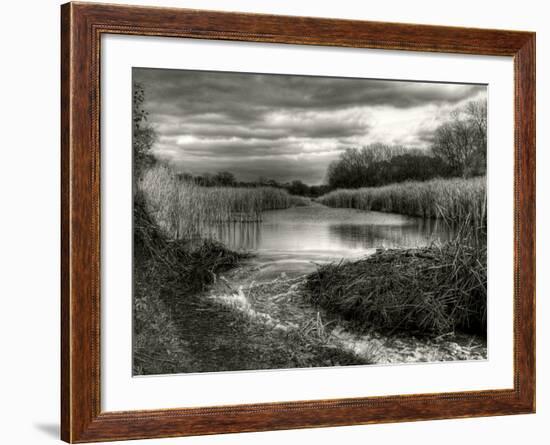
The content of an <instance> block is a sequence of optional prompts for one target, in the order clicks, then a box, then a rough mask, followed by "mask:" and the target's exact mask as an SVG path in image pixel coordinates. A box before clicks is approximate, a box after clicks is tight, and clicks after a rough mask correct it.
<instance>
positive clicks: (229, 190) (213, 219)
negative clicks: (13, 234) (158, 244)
mask: <svg viewBox="0 0 550 445" xmlns="http://www.w3.org/2000/svg"><path fill="white" fill-rule="evenodd" d="M138 189H139V191H140V192H141V193H142V194H143V195H144V196H146V198H147V205H148V211H149V212H151V213H152V214H153V215H154V217H155V221H157V222H158V224H159V225H160V227H161V228H162V230H163V231H164V232H165V233H166V234H167V236H168V237H170V238H174V239H184V238H190V237H196V236H201V235H205V234H206V233H207V229H208V226H209V225H210V224H212V223H217V222H227V221H235V220H243V221H260V220H261V214H262V212H263V211H266V210H277V209H287V208H289V207H292V206H297V205H307V200H306V199H305V198H302V197H299V196H293V195H290V194H289V193H288V192H287V191H286V190H282V189H278V188H274V187H254V188H244V187H201V186H198V185H196V184H194V183H193V182H188V181H187V182H186V181H182V180H180V179H179V178H178V177H177V176H176V175H175V173H174V172H173V171H172V170H170V169H169V168H168V167H164V166H160V165H159V166H155V167H153V168H151V169H150V170H148V171H147V172H145V174H144V175H143V177H142V178H141V180H140V181H139V184H138Z"/></svg>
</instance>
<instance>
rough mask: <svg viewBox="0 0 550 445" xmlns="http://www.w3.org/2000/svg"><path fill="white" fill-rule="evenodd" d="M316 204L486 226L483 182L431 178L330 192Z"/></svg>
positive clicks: (485, 199) (481, 179) (474, 179)
mask: <svg viewBox="0 0 550 445" xmlns="http://www.w3.org/2000/svg"><path fill="white" fill-rule="evenodd" d="M318 201H319V202H320V203H322V204H324V205H326V206H329V207H342V208H352V209H358V210H376V211H382V212H393V213H401V214H404V215H411V216H421V217H424V218H444V219H446V220H448V221H451V222H463V221H466V220H468V221H469V223H471V224H474V225H476V226H483V225H486V219H487V215H486V201H487V193H486V180H485V177H479V178H471V179H459V178H455V179H434V180H431V181H425V182H411V181H409V182H402V183H398V184H391V185H387V186H384V187H372V188H359V189H340V190H334V191H332V192H330V193H328V194H326V195H324V196H322V197H320V198H318Z"/></svg>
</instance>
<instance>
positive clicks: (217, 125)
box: [133, 68, 486, 180]
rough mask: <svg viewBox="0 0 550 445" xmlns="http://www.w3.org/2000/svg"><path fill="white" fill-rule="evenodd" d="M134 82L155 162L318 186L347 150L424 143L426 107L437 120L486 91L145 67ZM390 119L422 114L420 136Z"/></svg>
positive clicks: (476, 87)
mask: <svg viewBox="0 0 550 445" xmlns="http://www.w3.org/2000/svg"><path fill="white" fill-rule="evenodd" d="M133 76H134V81H135V82H139V83H141V84H142V85H143V86H144V88H145V93H146V105H145V106H146V109H147V110H148V111H149V113H150V114H149V120H150V122H151V123H152V124H153V125H154V126H155V128H156V130H157V133H158V136H159V138H158V143H157V145H156V147H155V151H156V153H157V154H158V156H160V157H164V158H166V159H169V160H170V161H171V162H173V163H174V165H177V166H178V168H180V169H182V170H187V171H190V172H192V173H197V172H205V171H215V170H217V169H225V170H227V169H230V168H229V167H231V169H232V171H233V172H234V173H235V174H236V175H237V176H241V177H245V176H246V177H248V176H250V175H253V174H258V175H259V174H261V175H264V173H269V172H271V174H269V175H267V176H270V177H273V178H274V179H281V178H283V177H287V176H288V175H289V174H290V173H292V174H297V175H298V176H297V177H298V178H306V177H308V178H310V180H313V179H312V178H317V179H316V180H321V179H322V177H323V176H324V171H325V170H326V167H327V163H328V162H329V158H330V159H332V158H334V157H335V153H336V152H337V151H338V150H341V149H343V144H348V145H350V144H364V143H368V142H376V141H382V142H384V141H391V142H395V141H397V142H403V143H406V144H410V143H416V144H420V145H422V144H425V145H426V144H428V143H429V140H430V131H432V128H430V124H429V123H428V124H426V123H425V122H424V121H422V122H420V119H424V120H426V115H425V114H426V113H425V110H426V109H427V108H430V107H431V108H430V109H431V110H432V111H431V113H437V112H438V111H441V110H442V109H447V108H451V107H453V106H456V105H457V104H459V103H460V102H462V101H464V100H467V99H468V98H472V97H475V96H477V95H479V94H484V92H485V90H486V87H485V86H479V85H456V84H435V83H419V82H404V81H383V80H369V79H344V78H326V77H311V76H286V75H266V74H243V73H222V72H203V71H182V70H159V69H144V68H135V69H134V71H133ZM392 110H393V111H392ZM419 110H424V114H422V113H420V111H419ZM382 116H387V118H382ZM396 116H400V119H402V120H403V121H404V122H407V123H408V124H410V121H411V119H416V118H415V117H414V116H419V117H418V118H417V119H419V122H417V125H416V126H415V127H414V128H415V129H417V130H418V131H417V133H418V134H416V130H411V131H412V133H414V134H411V132H410V131H409V132H408V134H406V135H402V134H401V133H402V132H403V131H405V128H404V127H403V125H400V124H399V122H397V121H396V122H393V121H395V120H396ZM369 138H371V139H369ZM323 153H324V154H325V155H326V156H322V154H323ZM262 156H264V157H266V158H265V161H262V159H261V157H262ZM277 156H279V157H280V159H279V161H280V162H276V161H277ZM292 156H293V158H291V157H292ZM221 159H223V161H222V160H221ZM295 164H296V165H295ZM245 166H246V168H245ZM308 169H320V170H322V172H321V171H316V172H315V173H311V172H309V171H308ZM283 170H284V171H283ZM321 173H322V174H321ZM319 178H321V179H319ZM250 179H253V178H250Z"/></svg>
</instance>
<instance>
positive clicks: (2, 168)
mask: <svg viewBox="0 0 550 445" xmlns="http://www.w3.org/2000/svg"><path fill="white" fill-rule="evenodd" d="M118 1H119V2H120V3H134V4H146V5H155V6H181V7H190V8H202V9H219V10H234V11H247V12H263V13H275V14H289V15H309V16H325V17H341V18H354V19H365V20H381V21H392V22H412V23H427V24H440V25H458V26H473V27H489V28H490V27H493V28H507V29H519V30H521V29H524V30H531V31H536V32H537V51H538V54H537V59H538V60H537V78H538V85H537V90H538V100H537V114H538V125H537V133H538V134H537V135H538V138H537V139H538V144H537V145H538V153H537V164H538V171H539V174H538V210H537V211H538V215H537V220H538V226H539V230H538V233H537V239H538V254H537V257H538V267H537V269H538V280H537V281H538V292H537V294H538V302H537V303H538V304H537V305H538V309H537V312H538V314H537V316H538V321H539V323H538V328H537V336H538V348H537V349H538V391H537V399H538V404H537V405H538V407H537V411H538V412H537V414H536V415H528V416H510V417H499V418H486V419H463V420H445V421H435V422H417V423H403V424H388V425H371V426H355V427H344V428H328V429H327V428H325V429H315V430H299V431H282V432H270V433H254V434H251V433H248V434H232V435H225V436H208V437H198V438H183V439H162V440H153V441H148V442H147V443H159V444H167V443H174V444H182V445H185V444H188V445H189V444H203V445H210V444H211V445H228V444H257V443H262V444H278V443H281V442H283V443H287V444H294V443H299V444H302V443H308V442H313V443H320V444H324V443H327V444H328V443H349V444H359V443H361V444H363V443H366V442H370V443H385V444H393V443H399V442H406V443H407V444H422V445H427V444H441V443H445V445H452V444H461V445H463V444H464V443H484V442H485V441H490V442H492V443H499V444H502V445H505V444H513V443H520V442H524V441H529V443H531V444H534V445H536V444H542V443H547V440H548V439H547V435H548V434H547V432H548V423H549V422H550V401H549V400H548V397H549V396H550V389H549V388H550V378H549V377H548V375H549V371H550V366H549V354H548V353H547V352H545V350H547V349H548V345H547V343H548V339H549V337H550V323H548V324H547V323H545V317H547V316H549V317H550V310H549V306H550V305H549V304H548V302H547V300H546V298H545V297H546V296H548V295H549V291H550V278H549V275H548V274H546V276H545V274H544V272H545V270H546V269H548V267H549V266H550V237H549V235H548V232H545V231H544V222H545V221H547V220H548V218H549V217H550V206H549V205H548V203H549V202H550V200H549V199H548V198H547V197H546V196H545V192H547V191H550V175H544V173H543V167H544V166H546V165H549V164H550V156H549V154H548V151H547V150H546V147H548V145H549V143H550V129H549V127H548V126H547V125H544V124H545V122H547V121H548V120H549V119H550V109H549V106H550V104H549V101H550V86H549V84H548V80H547V79H548V77H549V74H548V68H549V64H550V49H549V46H550V29H549V27H548V20H549V19H550V14H548V12H547V11H546V10H545V9H546V8H545V6H546V5H545V3H546V2H540V1H536V0H523V1H522V2H521V3H520V4H518V2H517V1H508V0H501V1H487V2H480V1H479V0H462V1H461V2H460V3H456V2H453V3H447V2H441V1H435V0H417V1H415V2H410V1H407V0H399V1H398V0H394V1H391V2H389V1H388V2H358V1H356V0H355V1H354V0H339V1H337V2H334V1H331V2H326V1H325V2H320V1H319V0H317V1H314V0H312V1H309V0H294V1H292V0H263V1H262V2H258V1H253V0H231V1H227V0H226V1H224V0H202V1H199V0H186V1H175V0H132V1H124V0H118ZM60 3H61V2H60V1H58V0H27V1H24V2H15V1H14V2H6V3H5V4H4V5H3V7H2V18H3V20H2V26H1V27H0V32H1V33H2V36H1V39H0V48H1V51H0V54H1V57H2V59H1V60H2V64H1V67H0V144H1V145H0V148H1V158H0V159H1V161H0V193H1V200H0V209H2V213H1V217H0V259H1V269H0V270H1V271H2V272H1V275H0V277H1V278H0V289H1V290H0V298H1V299H2V303H3V306H2V309H1V310H0V330H1V332H0V357H1V359H0V360H1V365H0V412H1V417H0V418H1V419H2V422H1V424H2V428H1V429H0V442H2V443H7V444H33V445H40V444H43V443H52V442H54V441H57V440H58V439H57V438H58V416H59V4H60ZM6 156H7V157H6Z"/></svg>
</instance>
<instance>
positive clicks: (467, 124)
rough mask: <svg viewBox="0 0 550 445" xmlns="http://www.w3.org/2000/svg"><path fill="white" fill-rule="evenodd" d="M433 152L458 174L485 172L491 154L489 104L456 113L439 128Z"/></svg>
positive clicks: (477, 104)
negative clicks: (489, 151) (488, 138)
mask: <svg viewBox="0 0 550 445" xmlns="http://www.w3.org/2000/svg"><path fill="white" fill-rule="evenodd" d="M432 151H433V153H434V154H435V155H436V156H438V157H440V158H441V159H442V160H443V161H444V162H445V163H447V164H448V165H449V166H450V167H451V168H452V169H453V170H454V171H455V173H456V174H457V175H460V176H471V175H475V174H481V173H484V172H485V165H486V152H487V104H486V101H485V100H480V101H472V102H469V103H467V104H466V105H465V106H464V107H462V108H459V109H457V110H454V111H453V112H452V113H451V115H450V119H449V120H448V121H447V122H445V123H443V124H441V125H440V126H439V127H438V128H437V130H436V132H435V142H434V144H433V146H432Z"/></svg>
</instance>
